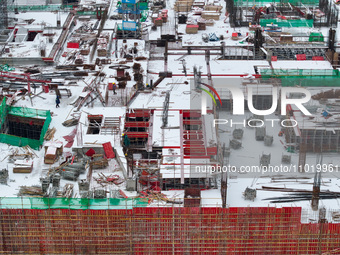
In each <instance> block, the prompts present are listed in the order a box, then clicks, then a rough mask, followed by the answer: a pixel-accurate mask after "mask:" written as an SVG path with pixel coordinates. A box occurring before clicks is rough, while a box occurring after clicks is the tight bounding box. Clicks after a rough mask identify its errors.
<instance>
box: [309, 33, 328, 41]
mask: <svg viewBox="0 0 340 255" xmlns="http://www.w3.org/2000/svg"><path fill="white" fill-rule="evenodd" d="M308 41H310V42H323V41H324V38H323V35H322V33H318V32H312V33H310V35H309V38H308Z"/></svg>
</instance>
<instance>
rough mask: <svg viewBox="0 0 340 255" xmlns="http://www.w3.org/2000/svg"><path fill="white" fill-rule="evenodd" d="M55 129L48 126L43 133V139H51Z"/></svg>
mask: <svg viewBox="0 0 340 255" xmlns="http://www.w3.org/2000/svg"><path fill="white" fill-rule="evenodd" d="M56 131H57V129H56V128H55V127H53V128H49V129H48V130H47V131H46V134H45V137H44V139H45V140H46V141H50V140H52V139H53V137H54V134H55V132H56Z"/></svg>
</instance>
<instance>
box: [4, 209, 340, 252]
mask: <svg viewBox="0 0 340 255" xmlns="http://www.w3.org/2000/svg"><path fill="white" fill-rule="evenodd" d="M0 215H1V216H0V225H1V227H0V250H1V252H0V253H4V254H17V253H23V254H141V255H142V254H207V255H208V254H209V255H211V254H261V255H262V254H321V253H322V252H330V251H334V250H336V249H337V248H338V247H339V242H340V224H333V223H313V224H302V223H301V221H300V218H301V208H285V207H283V208H275V207H265V208H262V207H257V208H252V207H246V208H243V207H240V208H234V207H233V208H200V207H169V208H166V207H162V208H156V207H152V208H150V207H133V208H131V209H115V210H102V209H99V210H93V209H88V210H81V209H78V210H72V209H46V210H43V209H36V210H35V209H0Z"/></svg>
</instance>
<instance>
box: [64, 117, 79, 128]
mask: <svg viewBox="0 0 340 255" xmlns="http://www.w3.org/2000/svg"><path fill="white" fill-rule="evenodd" d="M78 121H79V119H78V118H72V119H69V120H65V121H64V122H63V123H62V124H63V126H65V127H72V126H76V125H78Z"/></svg>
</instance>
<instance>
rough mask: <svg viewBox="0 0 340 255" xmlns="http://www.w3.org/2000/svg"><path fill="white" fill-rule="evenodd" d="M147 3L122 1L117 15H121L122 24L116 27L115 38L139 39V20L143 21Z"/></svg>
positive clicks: (130, 0)
mask: <svg viewBox="0 0 340 255" xmlns="http://www.w3.org/2000/svg"><path fill="white" fill-rule="evenodd" d="M147 9H148V3H147V2H146V1H140V0H122V2H119V3H118V13H119V14H122V15H123V21H122V24H118V25H117V26H116V32H117V38H140V36H141V19H142V20H143V21H145V19H146V17H145V15H146V13H145V11H146V10H147Z"/></svg>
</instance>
